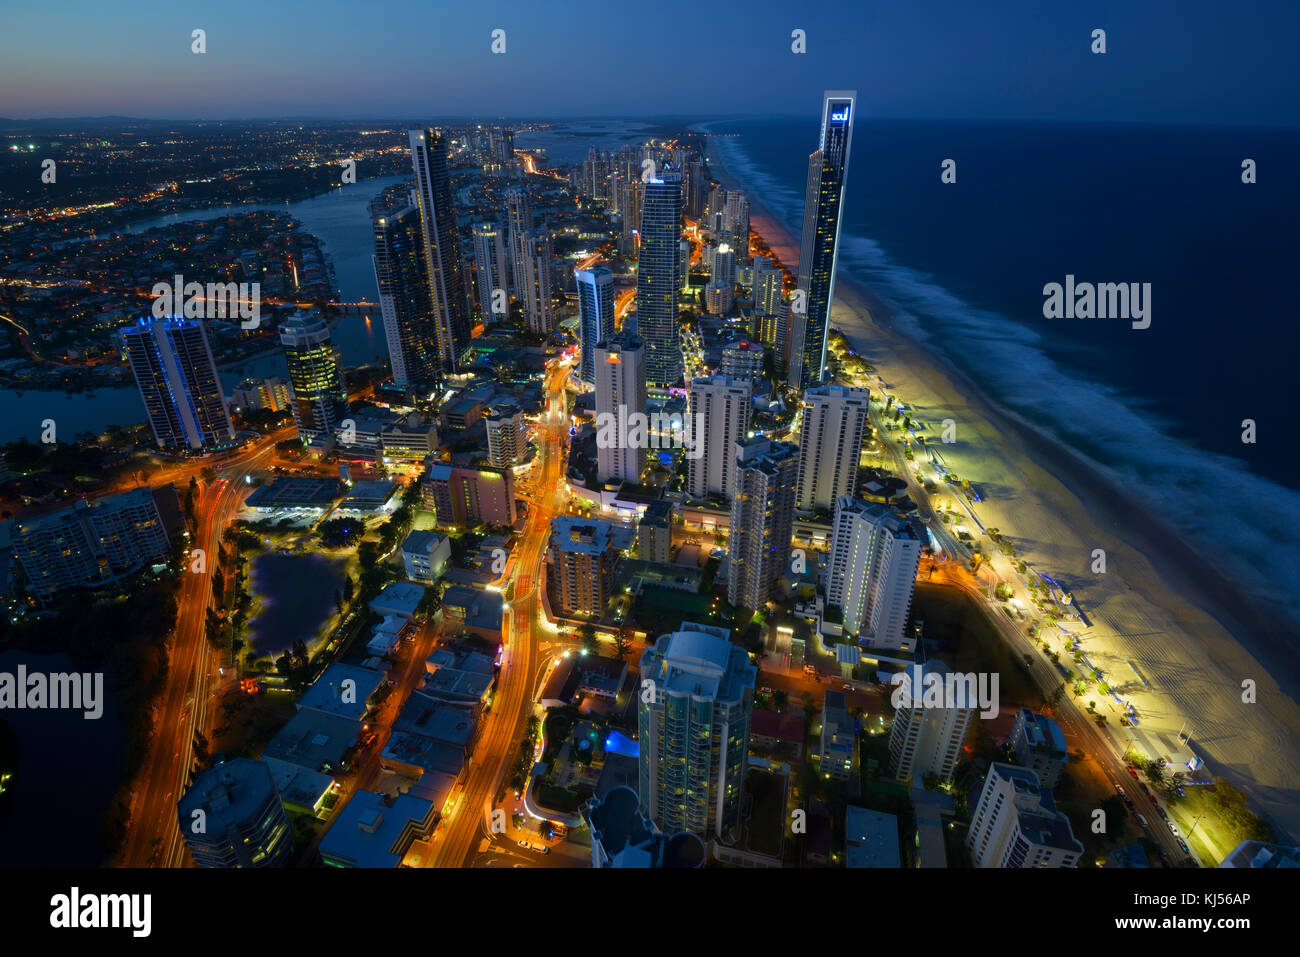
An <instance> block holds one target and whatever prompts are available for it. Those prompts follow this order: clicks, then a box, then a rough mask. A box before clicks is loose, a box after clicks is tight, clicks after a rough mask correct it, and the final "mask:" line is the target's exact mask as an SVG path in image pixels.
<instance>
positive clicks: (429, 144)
mask: <svg viewBox="0 0 1300 957" xmlns="http://www.w3.org/2000/svg"><path fill="white" fill-rule="evenodd" d="M410 142H411V162H412V164H413V165H414V167H415V191H416V197H417V199H418V200H419V206H420V222H421V224H422V226H423V230H424V256H425V263H426V266H427V270H428V275H429V292H430V305H431V317H432V319H433V327H434V336H433V339H434V343H435V346H436V349H437V363H438V369H439V371H442V372H455V371H456V370H457V367H458V364H459V362H460V356H461V353H462V351H464V349H465V347H466V346H467V345H468V344H469V338H470V335H469V313H468V312H467V311H466V308H465V285H464V277H463V276H462V275H461V260H460V241H459V238H458V235H457V223H456V207H455V201H454V199H453V194H452V189H451V175H450V173H449V172H448V169H447V137H446V136H445V135H444V134H442V133H439V132H438V131H437V130H433V129H416V130H411V131H410Z"/></svg>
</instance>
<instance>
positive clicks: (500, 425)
mask: <svg viewBox="0 0 1300 957" xmlns="http://www.w3.org/2000/svg"><path fill="white" fill-rule="evenodd" d="M484 422H485V423H486V425H487V440H488V464H489V465H492V466H493V467H495V468H499V469H512V468H514V467H515V466H516V465H519V464H521V463H522V462H523V461H524V458H525V456H526V455H527V454H528V426H527V424H526V423H525V422H524V412H523V410H522V409H521V408H519V406H517V405H515V404H513V403H501V404H499V405H497V407H496V408H495V409H493V410H492V411H491V412H489V413H488V414H487V416H485V417H484Z"/></svg>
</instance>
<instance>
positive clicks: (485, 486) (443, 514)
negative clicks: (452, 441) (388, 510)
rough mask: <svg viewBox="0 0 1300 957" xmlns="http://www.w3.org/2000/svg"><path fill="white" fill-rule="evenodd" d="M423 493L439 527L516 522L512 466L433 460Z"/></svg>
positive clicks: (421, 489) (421, 487) (424, 477)
mask: <svg viewBox="0 0 1300 957" xmlns="http://www.w3.org/2000/svg"><path fill="white" fill-rule="evenodd" d="M420 495H421V501H422V502H423V503H424V507H425V508H428V509H432V510H433V513H434V519H435V522H436V523H437V526H438V527H439V528H474V527H476V526H478V525H514V523H515V517H516V512H515V477H514V473H513V472H512V471H511V470H510V469H497V468H490V467H486V466H482V467H468V466H460V465H452V464H450V463H448V462H433V463H431V464H430V465H429V467H428V468H427V469H425V472H424V476H423V477H422V478H421V479H420Z"/></svg>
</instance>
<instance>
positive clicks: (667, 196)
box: [636, 173, 682, 386]
mask: <svg viewBox="0 0 1300 957" xmlns="http://www.w3.org/2000/svg"><path fill="white" fill-rule="evenodd" d="M681 224H682V177H681V174H680V173H664V174H663V175H662V176H659V177H657V178H654V179H650V180H647V181H646V183H645V198H644V200H643V201H642V204H641V244H640V245H641V251H640V254H639V256H638V257H637V276H636V328H637V332H639V333H640V335H641V338H642V339H644V340H645V344H646V376H647V380H648V381H649V382H650V383H652V384H654V385H658V386H671V385H675V384H676V383H677V382H678V381H679V380H680V379H681V377H682V347H681V331H680V330H679V328H678V325H677V312H678V301H679V296H680V294H681V286H682V283H681V277H680V276H679V275H678V273H679V272H680V271H681V247H680V245H679V242H680V240H681V234H682V226H681Z"/></svg>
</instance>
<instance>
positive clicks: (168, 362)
mask: <svg viewBox="0 0 1300 957" xmlns="http://www.w3.org/2000/svg"><path fill="white" fill-rule="evenodd" d="M118 336H119V339H120V341H121V344H122V350H123V352H124V353H125V354H126V361H127V362H128V363H129V364H130V366H131V374H132V375H133V376H134V377H135V384H136V387H137V388H138V389H139V390H140V398H141V399H143V400H144V407H145V411H146V412H147V413H148V415H149V427H150V428H151V429H152V430H153V437H154V441H155V442H156V443H157V444H158V448H160V449H188V450H189V451H191V452H208V451H212V450H213V449H218V448H223V447H229V446H231V445H233V444H234V441H235V428H234V426H233V425H232V424H231V422H230V413H229V411H227V409H226V399H225V396H224V395H223V394H222V390H221V378H220V376H218V375H217V364H216V362H215V361H214V360H213V358H212V349H211V348H210V347H209V346H208V334H207V332H206V331H204V328H203V322H202V320H200V319H183V318H178V317H175V316H166V317H163V318H162V319H154V318H152V317H145V318H142V319H140V320H139V321H138V322H137V323H136V324H135V325H133V326H127V327H126V328H124V329H122V330H121V331H120V332H119V333H118Z"/></svg>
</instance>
